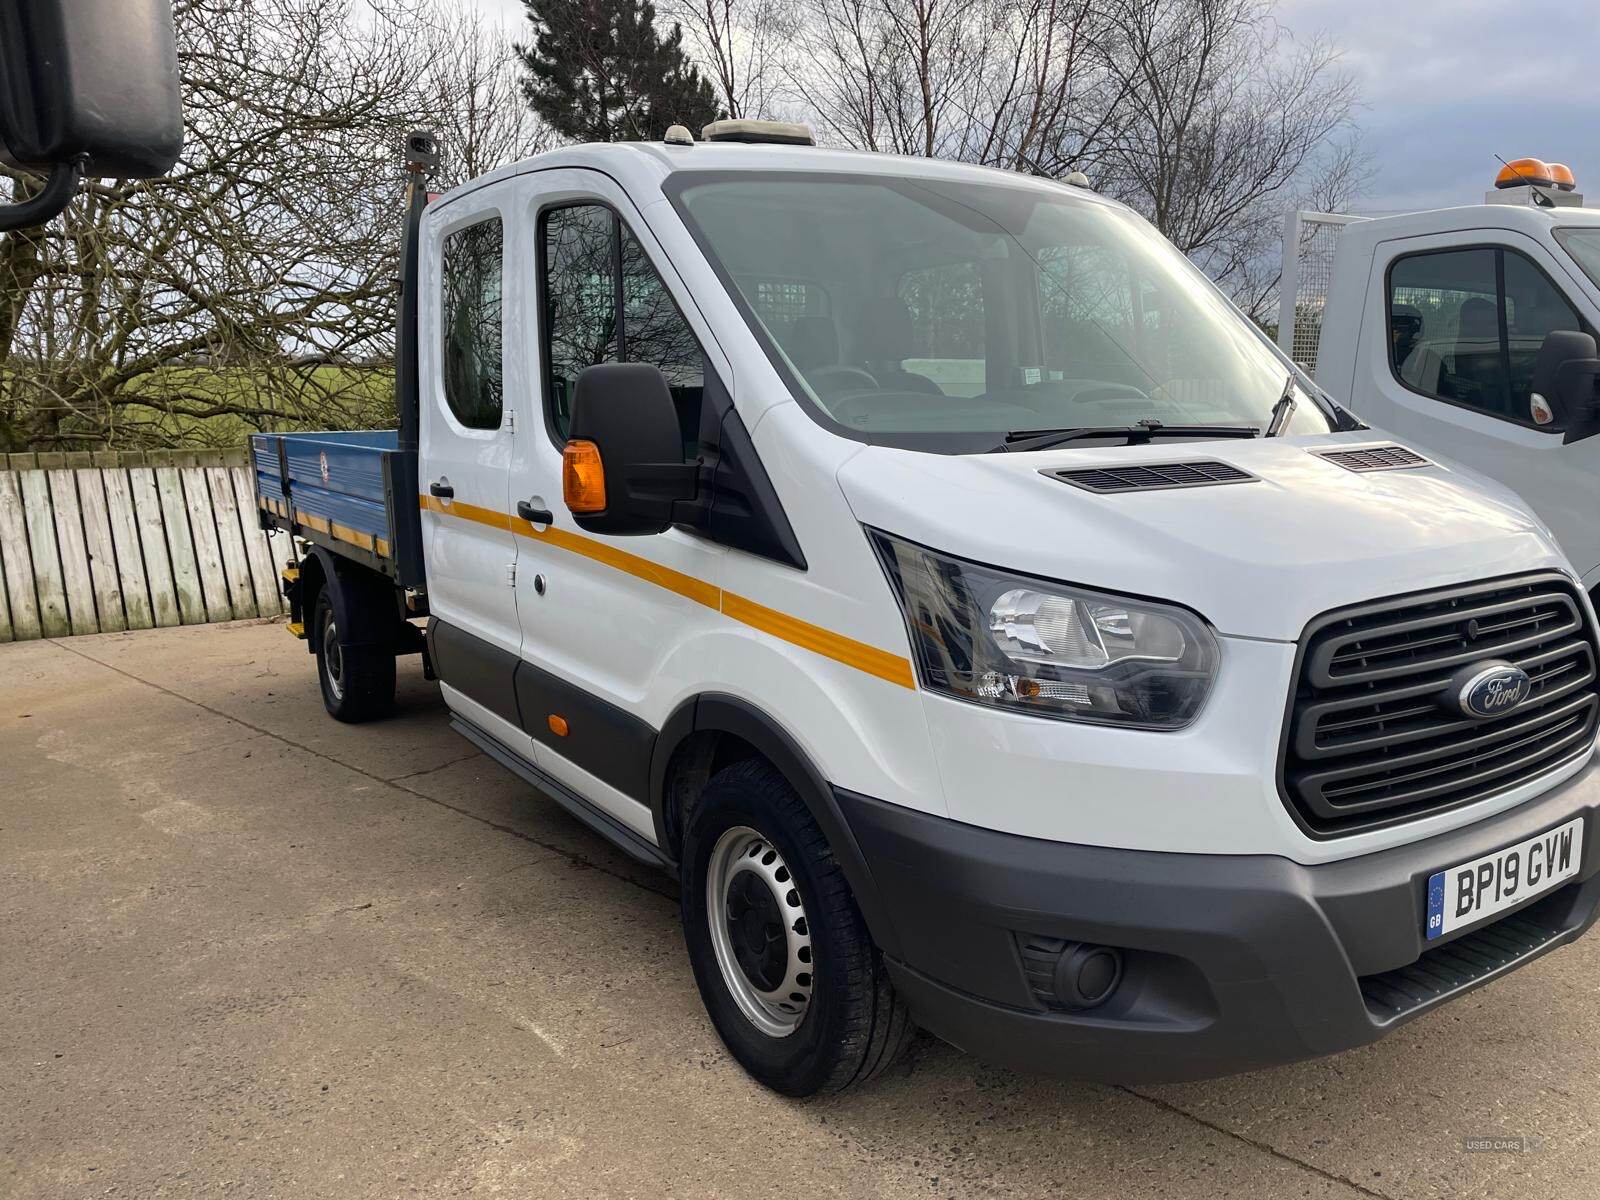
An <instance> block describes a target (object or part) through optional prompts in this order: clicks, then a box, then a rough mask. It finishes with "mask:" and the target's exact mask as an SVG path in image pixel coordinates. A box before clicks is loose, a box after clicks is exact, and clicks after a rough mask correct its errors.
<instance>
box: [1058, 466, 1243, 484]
mask: <svg viewBox="0 0 1600 1200" xmlns="http://www.w3.org/2000/svg"><path fill="white" fill-rule="evenodd" d="M1045 473H1046V474H1047V475H1054V476H1055V477H1056V478H1057V479H1059V480H1061V481H1062V482H1063V483H1070V484H1072V485H1073V486H1074V487H1081V488H1084V489H1086V490H1088V491H1091V492H1150V491H1158V490H1164V489H1166V488H1185V487H1208V486H1210V485H1212V484H1219V483H1250V482H1252V481H1253V480H1254V479H1255V476H1254V475H1252V474H1250V473H1249V472H1248V471H1241V470H1240V469H1239V468H1238V467H1235V466H1231V465H1229V464H1228V463H1224V462H1215V461H1204V462H1177V463H1153V464H1139V465H1136V466H1127V467H1086V468H1082V469H1079V470H1062V471H1047V472H1045Z"/></svg>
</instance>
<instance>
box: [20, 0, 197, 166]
mask: <svg viewBox="0 0 1600 1200" xmlns="http://www.w3.org/2000/svg"><path fill="white" fill-rule="evenodd" d="M0 142H3V143H4V146H3V149H0V157H3V158H4V159H5V160H6V161H8V162H10V163H12V164H13V165H16V166H21V167H27V168H30V169H34V170H45V171H48V170H50V169H51V168H55V167H61V166H65V165H67V164H71V163H77V164H79V167H80V168H81V170H82V173H83V174H85V175H88V176H91V177H93V176H100V177H116V178H124V179H148V178H153V177H155V176H158V175H164V174H166V172H167V171H168V170H170V169H171V167H172V164H173V163H174V162H176V161H177V158H178V151H179V149H180V148H181V147H182V144H183V108H182V101H181V99H180V95H179V90H178V55H177V50H176V47H175V45H174V39H173V27H172V3H171V0H8V2H7V3H5V4H3V5H0Z"/></svg>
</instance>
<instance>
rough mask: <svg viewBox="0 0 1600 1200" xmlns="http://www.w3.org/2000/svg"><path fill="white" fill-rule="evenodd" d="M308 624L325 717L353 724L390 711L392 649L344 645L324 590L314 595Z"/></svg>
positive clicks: (342, 629)
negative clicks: (313, 637) (313, 642)
mask: <svg viewBox="0 0 1600 1200" xmlns="http://www.w3.org/2000/svg"><path fill="white" fill-rule="evenodd" d="M312 621H313V625H312V628H313V629H314V630H315V631H316V634H315V636H316V639H317V682H318V684H319V685H320V686H321V688H322V705H323V707H324V708H326V709H327V710H328V715H329V716H331V717H333V718H334V720H336V721H345V722H348V723H349V724H352V725H354V724H359V723H360V722H362V721H372V720H376V719H377V718H379V717H384V716H387V715H388V714H389V713H390V712H391V711H393V709H394V650H393V648H392V647H389V646H386V645H382V644H379V645H360V646H350V645H346V644H345V641H344V637H345V631H344V628H343V627H342V626H341V624H340V621H339V617H338V608H337V607H336V606H335V605H334V603H333V596H332V594H331V592H330V590H329V589H328V588H326V587H325V588H323V589H322V590H321V591H320V592H318V593H317V603H316V607H315V608H314V610H313V616H312Z"/></svg>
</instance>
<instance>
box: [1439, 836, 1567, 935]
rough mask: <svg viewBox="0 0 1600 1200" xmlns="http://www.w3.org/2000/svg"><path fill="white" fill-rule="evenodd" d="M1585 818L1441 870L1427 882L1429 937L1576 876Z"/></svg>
mask: <svg viewBox="0 0 1600 1200" xmlns="http://www.w3.org/2000/svg"><path fill="white" fill-rule="evenodd" d="M1582 857H1583V818H1582V817H1577V818H1574V819H1573V820H1571V821H1568V822H1567V823H1566V824H1565V825H1559V826H1557V827H1556V828H1555V829H1551V830H1547V831H1546V832H1544V833H1538V834H1535V835H1534V836H1533V837H1531V838H1529V839H1527V841H1523V842H1518V843H1517V844H1516V845H1515V846H1507V847H1505V849H1503V850H1496V851H1495V852H1494V853H1493V854H1486V855H1484V856H1483V857H1482V858H1475V859H1473V860H1472V861H1471V862H1464V863H1462V864H1460V865H1459V866H1455V867H1450V868H1449V869H1448V870H1444V871H1439V872H1437V873H1436V874H1435V875H1433V877H1432V878H1430V879H1429V880H1428V924H1427V929H1428V936H1429V937H1430V938H1436V937H1440V936H1442V935H1444V934H1446V933H1449V932H1450V931H1451V930H1452V929H1460V928H1461V927H1462V926H1463V925H1471V924H1472V923H1473V922H1474V921H1481V920H1483V918H1484V917H1490V916H1493V915H1494V914H1495V913H1497V912H1503V911H1505V910H1506V909H1508V908H1510V907H1511V906H1512V905H1514V904H1520V903H1521V902H1522V901H1524V900H1526V899H1528V898H1529V897H1530V896H1538V895H1540V894H1542V893H1544V892H1548V891H1549V890H1550V889H1551V888H1554V887H1557V886H1559V885H1560V884H1561V883H1562V882H1564V881H1565V880H1568V879H1571V878H1572V877H1573V876H1574V875H1576V874H1577V873H1578V866H1579V862H1580V860H1581V859H1582Z"/></svg>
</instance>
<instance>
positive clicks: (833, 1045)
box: [681, 759, 915, 1096]
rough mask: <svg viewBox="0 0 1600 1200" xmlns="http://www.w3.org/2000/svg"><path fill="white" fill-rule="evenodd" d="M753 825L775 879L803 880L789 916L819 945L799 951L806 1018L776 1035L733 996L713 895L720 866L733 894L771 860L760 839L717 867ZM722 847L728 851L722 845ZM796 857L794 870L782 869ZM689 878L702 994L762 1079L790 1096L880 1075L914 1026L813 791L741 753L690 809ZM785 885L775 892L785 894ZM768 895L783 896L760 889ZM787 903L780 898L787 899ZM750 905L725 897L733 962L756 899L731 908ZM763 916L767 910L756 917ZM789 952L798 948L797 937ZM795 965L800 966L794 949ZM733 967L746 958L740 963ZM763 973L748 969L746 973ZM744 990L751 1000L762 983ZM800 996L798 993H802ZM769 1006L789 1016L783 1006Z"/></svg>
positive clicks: (687, 902)
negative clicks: (819, 816)
mask: <svg viewBox="0 0 1600 1200" xmlns="http://www.w3.org/2000/svg"><path fill="white" fill-rule="evenodd" d="M750 831H753V832H754V833H755V834H756V835H759V838H760V839H764V840H765V841H767V842H769V843H770V849H771V850H772V851H775V852H776V856H775V857H774V858H773V859H771V860H770V862H772V863H775V864H776V870H777V872H778V874H777V875H776V876H775V878H778V879H785V878H787V881H788V882H792V884H793V891H792V892H788V893H787V895H786V898H787V902H788V903H789V904H792V905H795V907H794V908H788V909H785V910H784V917H785V919H787V915H788V914H789V913H792V912H795V911H798V912H800V913H802V914H803V915H802V918H801V920H800V922H799V924H800V925H802V926H803V927H804V933H805V935H806V936H808V937H809V945H807V946H805V947H804V948H803V949H802V950H800V951H799V952H798V953H799V954H800V955H801V956H802V957H801V959H800V961H801V962H808V963H809V965H810V967H811V971H810V972H809V974H810V976H811V978H810V980H809V989H810V991H809V996H807V997H806V1000H805V1003H804V1006H803V1008H802V1010H801V1012H800V1013H799V1015H798V1017H797V1018H796V1017H794V1016H793V1015H792V1014H791V1015H790V1016H789V1017H788V1018H787V1019H791V1020H797V1021H798V1023H797V1024H796V1025H794V1026H793V1028H792V1032H788V1033H785V1034H782V1035H777V1036H775V1035H774V1034H772V1033H771V1032H768V1031H766V1030H764V1029H763V1028H761V1027H760V1026H758V1025H757V1024H756V1020H757V1019H760V1018H759V1017H758V1018H752V1017H750V1016H747V1014H746V1011H745V1010H744V1009H742V1008H741V1007H740V1005H741V1001H740V1000H739V999H737V998H736V997H735V995H734V987H737V986H739V985H738V983H737V981H735V983H734V984H733V985H731V986H730V982H729V978H728V977H727V975H726V974H725V969H724V966H723V964H722V963H721V962H719V959H718V949H717V944H716V940H717V939H715V938H714V935H713V932H712V925H711V919H710V916H709V910H710V906H711V903H712V902H711V899H710V897H709V896H708V894H707V892H708V883H709V882H710V880H711V878H712V875H713V872H715V873H716V877H717V879H718V880H722V879H729V878H731V879H734V880H735V881H736V882H735V883H733V884H730V885H729V886H728V888H726V889H724V895H725V896H727V895H733V894H734V893H735V891H736V890H737V889H738V887H739V883H740V882H742V883H743V884H744V885H746V888H747V889H748V885H749V884H750V880H749V878H748V877H746V878H743V879H742V880H741V877H740V875H739V874H738V872H741V871H748V870H751V869H753V867H752V864H756V863H759V862H761V861H762V860H763V859H764V858H765V854H764V853H763V852H762V850H761V849H760V848H759V847H757V848H753V849H751V850H750V851H748V854H749V856H750V857H749V861H748V863H747V862H746V859H745V856H744V855H740V856H739V857H738V859H737V861H736V865H735V866H734V867H733V868H732V870H733V871H734V872H735V874H734V875H732V876H729V875H728V874H726V872H725V871H724V870H723V868H721V867H720V866H713V860H714V859H715V860H716V861H717V863H719V864H720V863H723V862H725V861H727V855H728V849H727V848H728V847H730V846H738V845H740V844H741V839H744V840H748V839H749V836H750ZM719 846H722V847H724V849H722V850H719V849H718V847H719ZM785 867H787V868H788V874H787V877H785V875H784V874H783V871H784V868H785ZM768 869H769V870H770V869H771V868H770V867H769V868H768ZM762 878H763V881H764V880H765V877H762ZM681 883H682V889H681V890H682V909H683V932H684V940H685V941H686V942H687V944H688V947H689V962H690V964H691V965H692V966H693V968H694V976H695V982H696V983H697V984H698V985H699V987H700V996H701V998H702V999H703V1000H704V1001H705V1006H706V1011H707V1012H708V1013H709V1014H710V1016H711V1022H712V1024H713V1025H715V1026H716V1029H717V1032H718V1034H720V1035H721V1037H722V1040H723V1043H724V1044H725V1045H726V1046H727V1047H728V1050H729V1051H730V1052H731V1053H732V1054H733V1056H734V1058H736V1059H738V1060H739V1062H740V1063H741V1064H742V1065H743V1066H744V1068H745V1070H747V1071H748V1072H750V1074H751V1075H753V1076H754V1077H755V1078H756V1079H757V1080H759V1081H760V1082H761V1083H763V1084H765V1085H766V1086H767V1087H770V1088H772V1089H773V1090H774V1091H778V1092H782V1093H783V1094H784V1095H787V1096H810V1095H813V1094H815V1093H818V1092H836V1091H840V1090H842V1089H844V1088H847V1087H850V1086H852V1085H854V1084H858V1083H862V1082H864V1081H866V1080H868V1079H871V1078H872V1077H873V1076H875V1075H877V1074H879V1073H880V1072H881V1071H883V1070H884V1069H885V1068H886V1067H888V1066H889V1064H890V1063H892V1062H893V1061H894V1060H895V1058H896V1056H898V1055H899V1054H900V1052H901V1051H902V1050H903V1049H904V1048H905V1046H906V1043H907V1042H908V1041H909V1040H910V1039H911V1035H912V1034H913V1032H914V1030H915V1027H914V1026H913V1025H912V1022H911V1019H910V1017H909V1015H908V1014H907V1012H906V1009H905V1005H904V1004H903V1003H902V1002H901V1000H900V998H899V997H898V996H897V995H896V994H895V991H894V988H893V986H892V985H891V984H890V982H889V977H888V973H887V972H886V971H885V970H884V966H883V956H882V954H881V953H880V952H879V950H878V948H877V946H876V945H874V944H873V941H872V938H871V935H870V934H869V933H868V932H867V926H866V922H865V921H863V920H862V918H861V911H860V909H858V908H857V907H856V902H855V898H854V897H853V896H852V895H851V893H850V887H849V885H848V884H847V883H846V882H845V878H844V874H843V872H841V871H840V869H839V864H838V862H837V860H836V859H835V858H834V855H833V851H832V850H831V848H830V847H829V846H828V842H827V839H826V838H825V837H823V835H822V831H821V830H820V829H819V828H818V827H817V823H816V822H815V821H814V820H812V818H811V814H810V812H809V811H807V809H806V806H805V803H804V801H802V800H801V799H800V797H799V796H798V795H797V794H796V793H795V790H794V789H793V788H792V787H790V786H789V784H788V782H787V781H786V780H785V779H784V778H783V776H782V775H781V774H779V772H778V771H777V770H776V769H775V768H774V767H773V766H772V765H771V764H770V763H767V762H765V761H764V760H761V759H748V760H746V761H744V762H739V763H735V764H734V765H732V766H730V767H727V768H725V769H724V770H722V771H719V772H718V773H717V774H716V775H715V776H713V777H712V779H711V781H710V783H708V784H707V785H706V788H705V790H704V792H702V793H701V796H700V799H699V801H698V803H697V804H696V805H695V807H694V809H693V811H692V812H690V814H689V815H688V818H687V824H686V828H685V830H684V841H683V862H682V867H681ZM776 895H777V893H776V892H775V891H774V892H773V893H772V896H773V898H774V899H775V898H776ZM758 900H759V901H760V902H761V903H772V902H773V901H772V900H760V897H758ZM777 903H778V904H779V905H781V904H782V901H777ZM739 907H740V905H739V904H738V903H737V902H736V903H734V904H729V902H728V901H727V900H726V899H724V900H723V901H722V903H721V904H720V905H719V909H720V910H721V914H722V916H723V918H724V919H725V920H726V927H727V929H728V931H729V933H728V940H727V941H724V942H723V953H724V959H725V960H726V958H727V956H728V955H729V954H730V953H732V954H737V953H739V951H738V950H732V949H730V947H731V945H732V943H734V942H737V941H738V940H739V939H741V938H744V937H746V930H748V929H749V928H750V927H751V917H750V910H751V908H752V907H753V906H752V905H750V904H744V905H743V906H742V910H743V915H742V916H740V917H734V916H732V915H731V914H732V913H733V912H734V910H735V909H737V908H739ZM764 911H765V912H767V913H768V914H771V912H772V910H770V909H768V910H764ZM761 916H762V914H760V913H758V914H756V917H757V918H760V917H761ZM759 923H760V922H759V920H758V921H757V924H759ZM764 928H765V929H766V930H767V931H768V935H767V936H768V938H769V941H768V943H767V944H768V945H769V946H771V947H773V948H774V951H775V952H776V953H778V954H779V955H780V956H781V955H782V954H783V953H784V952H783V951H777V950H776V946H777V943H776V941H775V940H772V939H773V938H774V937H775V934H774V933H773V931H774V930H775V929H776V928H777V927H775V926H774V925H773V924H771V922H770V921H768V922H767V923H766V924H765V926H764ZM740 945H741V947H742V949H743V951H744V952H745V953H746V954H750V953H752V952H753V951H752V950H751V946H752V945H753V943H751V942H749V941H745V942H742V943H740ZM807 952H809V954H807ZM755 953H759V952H755ZM788 953H789V954H791V955H792V954H794V953H796V952H795V951H794V948H793V945H792V944H791V945H790V946H789V950H788ZM740 961H744V960H740ZM790 967H791V968H793V967H794V960H793V959H792V958H791V959H790ZM728 969H729V970H732V971H739V970H741V969H742V968H741V966H740V965H739V963H737V962H735V963H730V964H729V965H728ZM757 977H758V975H755V974H752V973H751V972H750V971H749V970H746V971H745V978H746V979H747V980H750V981H754V980H755V979H756V978H757ZM779 977H780V976H778V975H771V976H769V977H768V978H779ZM799 978H803V976H802V977H799ZM787 982H788V981H787V980H785V983H787ZM779 990H780V991H781V990H782V986H781V985H780V988H779ZM756 991H758V992H759V988H757V989H756ZM744 994H745V996H746V999H745V1003H746V1004H748V1003H749V1002H750V997H751V993H750V992H745V993H744ZM766 994H769V995H770V994H775V993H766ZM801 994H802V993H801V992H795V993H793V995H794V996H795V997H799V996H800V995H801ZM763 1015H764V1016H766V1017H768V1018H773V1017H776V1018H778V1019H784V1015H783V1014H781V1013H767V1014H763Z"/></svg>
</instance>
